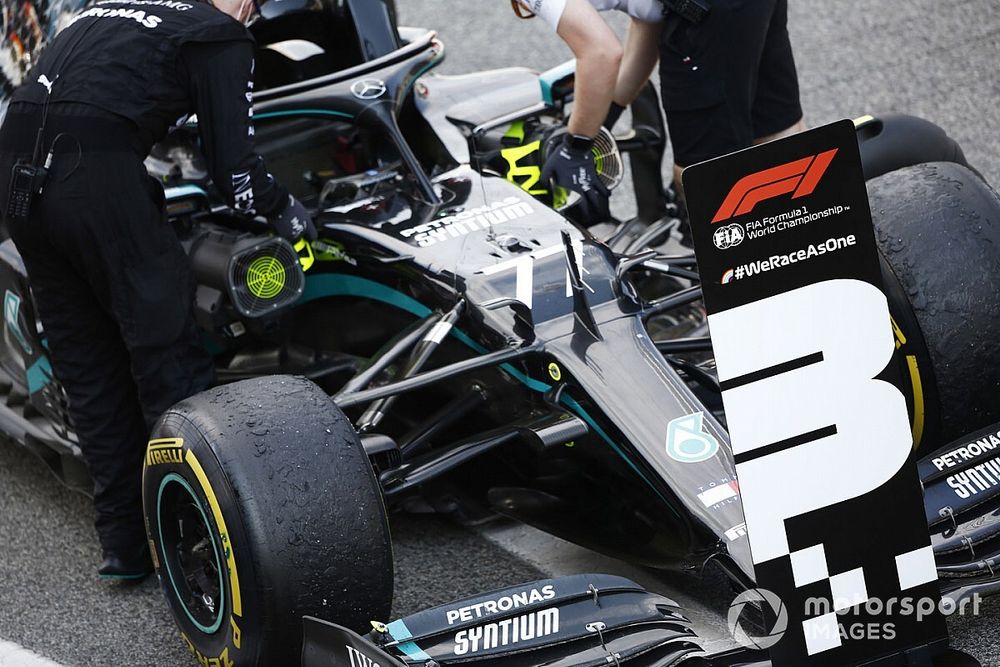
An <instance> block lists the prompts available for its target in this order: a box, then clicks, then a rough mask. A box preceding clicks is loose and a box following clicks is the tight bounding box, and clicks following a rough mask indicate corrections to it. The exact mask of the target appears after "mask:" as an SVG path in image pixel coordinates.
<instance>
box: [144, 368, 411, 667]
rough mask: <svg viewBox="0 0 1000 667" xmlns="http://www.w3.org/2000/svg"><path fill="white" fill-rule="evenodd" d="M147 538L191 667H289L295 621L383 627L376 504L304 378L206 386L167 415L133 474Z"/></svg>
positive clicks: (342, 428) (368, 471)
mask: <svg viewBox="0 0 1000 667" xmlns="http://www.w3.org/2000/svg"><path fill="white" fill-rule="evenodd" d="M143 503H144V509H145V514H146V528H147V532H148V534H149V539H150V544H151V547H152V551H153V554H154V563H155V565H156V569H157V573H158V575H159V579H160V585H161V587H162V589H163V593H164V595H165V596H166V598H167V602H168V604H169V606H170V610H171V612H172V614H173V617H174V619H175V621H176V622H177V626H178V628H179V629H180V633H181V637H182V638H183V640H184V642H185V643H186V644H187V646H188V648H189V649H190V651H191V652H192V654H193V655H194V657H195V659H196V660H197V661H198V662H199V663H201V664H203V665H204V664H209V665H220V666H224V665H279V664H297V663H298V660H299V654H300V652H301V645H302V617H303V616H305V615H310V616H316V617H319V618H323V619H327V620H330V621H333V622H336V623H339V624H341V625H344V626H346V627H349V628H351V629H353V630H357V631H362V632H363V631H366V630H369V629H370V625H369V622H370V621H372V620H387V617H388V614H389V606H390V603H391V601H392V590H393V567H392V552H391V545H390V541H389V528H388V524H387V521H386V514H385V508H384V505H383V501H382V497H381V492H380V490H379V487H378V484H377V482H376V480H375V477H374V473H373V471H372V468H371V465H370V464H369V461H368V457H367V456H366V455H365V453H364V450H363V449H362V446H361V442H360V441H359V439H358V436H357V434H356V433H355V431H354V429H353V428H352V426H351V424H350V422H349V421H348V420H347V419H346V418H345V417H344V416H343V414H342V413H341V412H340V411H339V410H338V409H337V407H336V405H334V403H333V401H331V400H330V398H329V397H328V396H327V395H326V394H325V393H324V392H323V391H322V390H321V389H320V388H319V387H317V386H316V385H314V384H313V383H312V382H309V381H308V380H305V379H303V378H293V377H287V376H273V377H262V378H256V379H253V380H245V381H243V382H237V383H234V384H230V385H226V386H222V387H217V388H215V389H211V390H209V391H206V392H203V393H201V394H198V395H196V396H193V397H191V398H189V399H187V400H184V401H182V402H180V403H178V404H177V405H175V406H174V407H173V408H171V409H170V410H169V411H167V412H166V413H165V414H164V415H163V417H161V419H160V421H159V422H158V423H157V425H156V427H155V428H154V431H153V435H152V440H151V441H150V444H149V447H148V449H147V453H146V461H145V467H144V470H143Z"/></svg>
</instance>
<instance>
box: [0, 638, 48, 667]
mask: <svg viewBox="0 0 1000 667" xmlns="http://www.w3.org/2000/svg"><path fill="white" fill-rule="evenodd" d="M0 667H63V666H62V665H60V664H59V663H58V662H52V661H51V660H49V659H48V658H43V657H42V656H40V655H37V654H35V653H32V652H31V651H29V650H28V649H26V648H24V647H23V646H19V645H17V644H15V643H13V642H6V641H4V640H2V639H0Z"/></svg>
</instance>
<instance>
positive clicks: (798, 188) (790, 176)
mask: <svg viewBox="0 0 1000 667" xmlns="http://www.w3.org/2000/svg"><path fill="white" fill-rule="evenodd" d="M837 150H838V149H836V148H834V149H832V150H828V151H824V152H822V153H819V154H817V155H810V156H809V157H804V158H802V159H799V160H794V161H792V162H787V163H785V164H783V165H779V166H777V167H771V168H770V169H764V170H763V171H758V172H756V173H753V174H750V175H749V176H744V177H743V178H741V179H740V180H738V181H737V182H736V185H734V186H733V189H732V190H730V191H729V194H728V195H726V198H725V200H723V202H722V206H720V207H719V210H718V211H716V213H715V217H714V218H712V224H715V223H716V222H722V221H723V220H728V219H729V218H733V217H736V216H738V215H743V214H745V213H749V212H750V211H752V210H753V208H754V206H756V205H757V204H759V203H760V202H762V201H765V200H768V199H774V198H775V197H780V196H781V195H787V194H788V193H792V199H796V198H798V197H805V196H806V195H808V194H812V191H813V190H815V189H816V186H817V185H819V181H820V179H821V178H823V174H824V173H826V169H827V167H829V166H830V162H831V161H833V156H834V155H836V154H837Z"/></svg>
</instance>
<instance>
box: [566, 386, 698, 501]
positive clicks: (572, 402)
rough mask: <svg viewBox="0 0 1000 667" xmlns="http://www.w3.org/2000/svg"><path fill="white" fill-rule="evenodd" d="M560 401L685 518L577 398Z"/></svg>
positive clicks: (567, 397)
mask: <svg viewBox="0 0 1000 667" xmlns="http://www.w3.org/2000/svg"><path fill="white" fill-rule="evenodd" d="M559 401H560V402H561V403H562V404H563V405H565V406H566V407H567V408H569V409H570V410H572V411H573V412H575V413H576V414H577V415H578V416H579V417H580V419H582V420H583V421H585V422H587V425H588V426H590V428H592V429H594V432H595V433H597V435H599V436H600V437H601V439H602V440H604V442H606V443H608V445H609V446H610V447H611V449H613V450H614V452H615V454H617V455H618V456H619V457H620V458H621V459H623V460H624V461H625V463H627V464H628V467H629V468H631V469H632V470H633V471H634V472H635V474H637V475H638V476H639V478H640V479H641V480H642V481H644V482H646V484H648V485H649V488H651V489H653V493H655V494H656V495H657V496H659V498H660V500H662V501H663V504H664V505H666V506H667V507H668V508H670V511H671V512H673V513H674V514H676V515H677V516H678V518H683V517H681V515H680V513H678V512H677V510H675V509H674V507H673V505H671V503H670V501H668V500H667V499H666V498H664V497H663V494H662V493H660V490H659V489H658V488H656V485H655V484H653V483H652V482H651V481H649V478H648V477H646V475H644V474H643V472H642V471H641V470H639V467H638V466H637V465H636V464H635V463H633V462H632V459H631V458H629V457H628V456H626V455H625V452H623V451H622V449H621V448H620V447H619V446H618V443H616V442H615V441H614V440H612V439H611V436H609V435H608V434H607V433H605V432H604V429H603V428H601V426H600V424H598V423H597V422H596V421H595V420H594V418H593V417H591V416H590V414H589V413H588V412H587V411H586V410H584V409H583V406H582V405H580V404H579V403H577V401H576V399H574V398H570V397H569V396H561V397H560V398H559Z"/></svg>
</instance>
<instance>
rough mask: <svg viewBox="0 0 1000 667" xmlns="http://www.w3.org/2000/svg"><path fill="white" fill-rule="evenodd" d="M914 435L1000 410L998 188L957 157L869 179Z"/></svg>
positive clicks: (942, 434) (932, 438)
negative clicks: (952, 160)
mask: <svg viewBox="0 0 1000 667" xmlns="http://www.w3.org/2000/svg"><path fill="white" fill-rule="evenodd" d="M868 196H869V200H870V202H871V209H872V218H873V220H874V223H875V230H876V238H877V241H878V245H879V249H880V250H881V254H882V257H883V259H884V261H883V271H882V273H883V281H884V283H885V288H886V294H887V297H888V299H889V308H890V312H892V314H893V323H894V329H895V334H896V343H897V348H898V350H899V354H898V356H899V360H900V363H901V367H902V369H903V372H904V375H905V376H906V380H905V381H904V385H905V386H904V394H907V400H908V402H909V403H910V408H911V417H912V418H913V425H914V439H915V441H916V442H917V444H918V446H919V447H920V448H921V449H920V450H919V451H923V449H924V448H925V447H934V446H936V445H939V444H943V443H945V442H948V441H950V440H953V439H954V438H957V437H959V436H960V435H961V434H963V433H968V432H971V431H973V430H975V429H978V428H980V427H983V426H985V425H987V424H990V423H993V422H995V421H998V420H1000V402H998V401H997V400H996V396H997V392H998V390H1000V337H998V336H997V335H996V327H997V323H996V313H998V312H1000V259H998V257H1000V255H998V252H1000V198H998V197H997V194H996V193H995V192H993V190H991V189H990V187H989V186H988V185H987V184H986V183H984V182H983V180H982V179H981V178H979V177H978V176H977V175H976V174H974V173H973V172H972V171H970V170H969V169H968V168H966V167H964V166H962V165H959V164H955V163H951V162H931V163H927V164H919V165H916V166H912V167H905V168H903V169H898V170H896V171H892V172H890V173H888V174H885V175H884V176H880V177H878V178H875V179H872V180H870V181H868Z"/></svg>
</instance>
